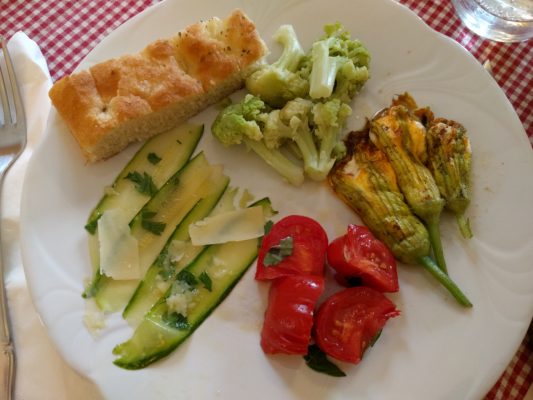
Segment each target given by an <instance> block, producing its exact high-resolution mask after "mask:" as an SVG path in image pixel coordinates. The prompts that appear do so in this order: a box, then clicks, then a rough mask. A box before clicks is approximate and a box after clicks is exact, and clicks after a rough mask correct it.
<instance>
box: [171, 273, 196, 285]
mask: <svg viewBox="0 0 533 400" xmlns="http://www.w3.org/2000/svg"><path fill="white" fill-rule="evenodd" d="M176 279H177V280H178V281H182V282H185V283H186V284H187V285H189V286H195V285H196V284H197V283H198V279H196V277H195V276H194V274H193V273H192V272H190V271H187V270H186V269H183V270H181V271H180V272H179V273H178V276H177V277H176Z"/></svg>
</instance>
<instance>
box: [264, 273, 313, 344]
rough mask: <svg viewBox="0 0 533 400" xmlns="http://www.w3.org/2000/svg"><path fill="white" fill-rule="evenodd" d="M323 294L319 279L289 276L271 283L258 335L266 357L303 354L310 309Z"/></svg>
mask: <svg viewBox="0 0 533 400" xmlns="http://www.w3.org/2000/svg"><path fill="white" fill-rule="evenodd" d="M323 290H324V278H323V277H321V276H310V275H307V276H306V275H291V276H286V277H282V278H278V279H276V280H275V281H274V282H273V283H272V286H271V287H270V292H269V295H268V307H267V310H266V313H265V320H264V322H263V329H262V331H261V347H262V348H263V351H264V352H265V353H266V354H278V353H281V354H307V347H308V346H309V341H310V339H311V329H312V327H313V315H314V309H315V305H316V302H317V300H318V298H319V297H320V295H321V294H322V291H323Z"/></svg>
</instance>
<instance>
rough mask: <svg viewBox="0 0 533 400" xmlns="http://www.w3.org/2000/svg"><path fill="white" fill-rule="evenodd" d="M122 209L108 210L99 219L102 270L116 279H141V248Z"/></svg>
mask: <svg viewBox="0 0 533 400" xmlns="http://www.w3.org/2000/svg"><path fill="white" fill-rule="evenodd" d="M128 224H129V218H128V216H127V215H126V214H125V213H124V212H123V211H122V210H120V209H113V210H107V211H106V212H104V213H103V214H102V216H101V217H100V219H98V240H99V244H100V272H101V273H102V274H104V275H106V276H109V277H110V278H113V279H116V280H126V279H140V278H141V271H140V268H139V248H138V245H137V239H135V237H133V235H132V234H131V231H130V227H129V225H128Z"/></svg>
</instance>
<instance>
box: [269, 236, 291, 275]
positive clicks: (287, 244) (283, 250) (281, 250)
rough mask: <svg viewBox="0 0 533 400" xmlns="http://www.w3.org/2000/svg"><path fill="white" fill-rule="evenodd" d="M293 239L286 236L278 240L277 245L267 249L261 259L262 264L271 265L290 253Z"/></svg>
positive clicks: (274, 264)
mask: <svg viewBox="0 0 533 400" xmlns="http://www.w3.org/2000/svg"><path fill="white" fill-rule="evenodd" d="M293 244H294V240H293V239H292V236H287V237H286V238H283V239H281V240H280V241H279V244H278V245H275V246H272V247H271V248H270V249H268V252H267V253H266V254H265V258H264V259H263V264H264V265H265V266H266V267H272V266H276V265H277V264H279V263H280V262H281V261H283V259H284V258H286V257H288V256H290V255H291V254H292V249H293Z"/></svg>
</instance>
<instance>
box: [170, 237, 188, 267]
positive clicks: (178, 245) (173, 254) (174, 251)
mask: <svg viewBox="0 0 533 400" xmlns="http://www.w3.org/2000/svg"><path fill="white" fill-rule="evenodd" d="M187 247H188V243H187V242H186V241H184V240H176V239H174V240H173V241H171V242H170V245H169V246H168V256H169V258H170V261H173V262H178V261H180V260H181V259H182V258H183V256H184V255H185V251H186V250H187Z"/></svg>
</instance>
